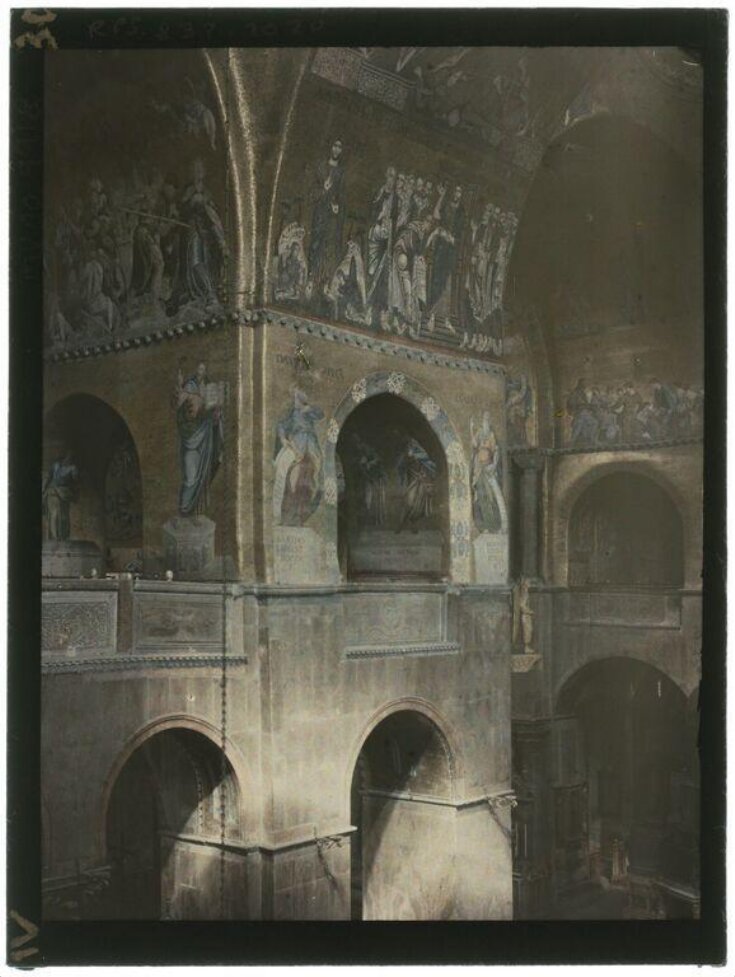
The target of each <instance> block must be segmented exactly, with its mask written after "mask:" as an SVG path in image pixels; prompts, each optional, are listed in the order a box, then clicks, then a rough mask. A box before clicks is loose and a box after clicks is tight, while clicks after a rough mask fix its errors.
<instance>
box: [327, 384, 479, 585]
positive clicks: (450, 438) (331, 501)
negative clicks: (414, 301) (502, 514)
mask: <svg viewBox="0 0 735 977" xmlns="http://www.w3.org/2000/svg"><path fill="white" fill-rule="evenodd" d="M380 394H390V395H392V396H394V397H399V398H402V399H403V400H406V401H407V402H408V403H409V404H411V405H412V406H413V407H415V408H417V409H418V410H419V411H420V412H421V414H422V415H423V416H424V418H425V419H426V421H427V422H428V424H429V426H430V427H431V429H432V430H433V432H434V434H435V435H436V437H437V439H438V441H439V443H440V445H441V448H442V450H443V452H444V456H445V458H446V463H447V472H448V478H449V571H450V576H451V579H452V580H453V581H454V582H455V583H469V582H470V579H471V565H472V564H471V545H470V535H471V527H472V510H471V502H470V498H471V496H470V488H469V466H468V464H467V460H466V457H465V451H464V448H463V447H462V442H461V441H460V439H459V437H458V435H457V433H456V431H455V430H454V427H453V425H452V422H451V421H450V420H449V417H448V415H447V413H446V412H445V411H444V409H443V408H442V407H441V406H440V404H439V403H438V401H437V400H436V398H435V397H434V396H433V395H432V394H431V393H430V392H429V391H428V390H426V388H424V387H423V386H422V385H421V384H419V383H418V382H417V381H416V380H413V379H412V378H411V377H408V376H406V374H405V373H400V372H398V371H394V372H388V371H385V370H381V371H377V372H375V373H370V374H367V375H366V376H363V377H361V378H360V379H358V380H356V381H355V382H354V383H353V384H352V387H351V388H350V391H349V393H348V394H346V395H345V396H344V397H343V398H342V400H341V401H340V403H339V404H338V405H337V407H336V409H335V410H334V413H333V414H332V417H331V418H330V419H329V421H328V425H327V437H326V445H325V449H324V501H325V503H326V505H327V511H328V513H329V516H328V519H329V532H328V537H329V539H330V540H331V541H332V546H333V550H334V552H333V556H332V562H333V564H334V566H336V565H337V552H336V550H337V495H338V492H337V465H336V457H337V454H336V452H337V441H338V440H339V435H340V431H341V430H342V427H343V425H344V423H345V421H346V420H347V418H348V417H349V415H350V414H351V413H352V411H353V410H354V409H355V408H356V407H357V406H358V405H359V404H361V403H363V402H364V401H365V400H367V399H368V398H370V397H376V396H378V395H380Z"/></svg>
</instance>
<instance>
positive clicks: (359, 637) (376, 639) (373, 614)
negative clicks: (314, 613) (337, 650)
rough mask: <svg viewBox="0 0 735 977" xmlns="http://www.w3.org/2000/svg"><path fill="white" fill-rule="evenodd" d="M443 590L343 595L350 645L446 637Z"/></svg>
mask: <svg viewBox="0 0 735 977" xmlns="http://www.w3.org/2000/svg"><path fill="white" fill-rule="evenodd" d="M445 601H446V597H445V595H444V594H441V593H438V594H432V593H424V594H422V593H418V594H415V593H414V594H396V593H393V594H389V593H384V594H349V595H345V598H344V620H345V639H346V644H347V645H348V646H353V645H358V646H365V645H369V646H386V645H388V646H389V645H403V644H412V645H415V644H433V643H441V642H443V641H445V639H446V626H445Z"/></svg>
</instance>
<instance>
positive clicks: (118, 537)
mask: <svg viewBox="0 0 735 977" xmlns="http://www.w3.org/2000/svg"><path fill="white" fill-rule="evenodd" d="M43 455H44V457H43V465H44V473H43V502H44V505H43V511H44V531H45V537H46V539H47V541H48V542H49V543H50V544H58V545H57V546H56V547H53V546H52V547H51V548H53V549H55V550H59V551H60V549H61V548H62V544H63V550H64V552H65V553H66V551H69V553H68V554H67V557H66V558H67V559H68V560H71V562H70V564H69V568H68V569H69V574H70V575H74V574H75V571H76V570H77V569H78V568H77V567H76V566H75V565H73V561H74V552H73V551H74V550H75V549H79V550H80V552H81V547H80V546H79V545H78V544H81V543H86V544H93V548H96V551H97V552H98V553H99V555H100V556H99V560H100V562H101V566H102V568H104V569H107V570H115V571H121V570H125V569H126V568H127V567H129V566H131V565H137V564H139V563H140V558H141V550H142V546H143V488H142V481H141V474H140V464H139V461H138V452H137V450H136V447H135V443H134V441H133V438H132V435H131V433H130V430H129V429H128V426H127V424H126V423H125V421H124V420H123V418H122V417H121V416H120V415H119V414H118V413H117V411H115V410H113V408H112V407H110V406H109V405H108V404H106V403H105V402H104V401H102V400H100V399H99V398H97V397H92V396H90V395H88V394H73V395H72V396H70V397H66V398H65V399H64V400H62V401H60V402H59V403H58V404H56V405H55V406H54V407H53V408H52V409H51V410H50V411H49V413H48V415H47V417H46V421H45V424H44V447H43ZM48 549H49V547H48V546H47V547H46V550H48ZM44 555H46V553H45V554H44ZM63 560H64V557H63V556H62V555H61V554H60V552H59V554H58V558H56V559H55V560H54V561H53V562H49V561H45V562H46V563H47V566H45V568H44V573H49V571H50V573H49V575H52V576H58V575H64V574H63V569H64V567H63ZM81 569H84V568H81Z"/></svg>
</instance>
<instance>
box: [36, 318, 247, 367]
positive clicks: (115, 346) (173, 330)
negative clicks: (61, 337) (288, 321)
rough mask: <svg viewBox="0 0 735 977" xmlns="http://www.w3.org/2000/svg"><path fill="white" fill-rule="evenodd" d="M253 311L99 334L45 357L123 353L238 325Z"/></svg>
mask: <svg viewBox="0 0 735 977" xmlns="http://www.w3.org/2000/svg"><path fill="white" fill-rule="evenodd" d="M251 316H252V313H251V312H250V311H243V310H240V309H234V310H232V311H229V312H225V313H220V314H219V315H213V316H209V317H208V318H206V319H200V320H198V321H195V322H180V323H177V324H176V325H165V324H163V323H162V324H159V325H156V326H154V327H152V328H151V329H149V330H148V331H147V332H139V333H129V334H120V335H119V336H114V337H113V336H109V337H104V338H103V337H98V338H96V339H90V340H87V341H86V342H83V343H80V344H79V345H77V346H67V347H65V348H63V349H60V348H58V347H57V346H51V347H49V348H47V350H46V352H45V358H46V359H47V360H50V361H51V362H52V363H59V362H66V361H69V360H83V359H89V358H90V357H96V356H102V355H104V354H106V353H122V352H126V351H127V350H130V349H141V348H145V347H146V346H150V345H151V344H154V343H161V342H164V341H166V340H170V339H181V338H182V337H184V336H189V335H192V334H194V333H198V332H207V331H210V332H211V331H212V330H214V329H217V328H219V327H220V326H224V325H226V324H227V323H233V324H236V325H240V324H242V323H244V322H249V321H250V318H251Z"/></svg>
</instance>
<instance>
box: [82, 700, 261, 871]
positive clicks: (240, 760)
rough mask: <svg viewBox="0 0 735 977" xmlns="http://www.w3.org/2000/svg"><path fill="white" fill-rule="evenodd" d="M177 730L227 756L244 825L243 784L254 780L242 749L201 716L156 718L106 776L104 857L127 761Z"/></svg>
mask: <svg viewBox="0 0 735 977" xmlns="http://www.w3.org/2000/svg"><path fill="white" fill-rule="evenodd" d="M175 730H188V731H190V732H193V733H198V734H200V735H201V736H203V737H204V738H205V739H206V740H207V741H208V742H209V743H210V744H211V745H212V747H213V748H215V749H217V750H220V751H222V752H223V753H224V758H225V759H226V761H227V763H228V764H229V767H230V768H231V770H232V773H233V777H234V786H235V789H236V796H237V799H238V805H237V806H238V812H237V814H238V821H239V823H240V825H242V822H243V811H242V808H243V803H242V801H243V785H245V784H247V783H248V782H249V781H250V777H249V775H248V773H247V769H246V764H245V759H244V757H243V756H242V754H241V753H240V751H239V750H238V748H237V747H236V746H235V745H234V743H233V742H232V741H231V740H230V739H229V738H227V737H225V738H224V741H223V737H222V734H221V731H220V730H219V729H218V728H217V726H215V725H214V724H213V723H210V722H208V721H207V720H206V719H200V718H198V717H195V716H190V715H186V714H183V713H182V714H177V715H170V716H165V717H161V718H159V719H154V720H153V721H151V722H149V723H147V724H146V725H144V726H142V727H141V728H140V729H139V730H138V731H137V732H136V733H134V734H133V735H132V736H131V737H129V738H128V739H127V740H126V742H125V743H124V745H123V747H122V749H120V750H119V751H118V752H117V754H116V756H115V759H114V761H113V763H112V765H111V767H110V769H109V772H108V774H107V776H106V777H105V780H104V782H103V784H102V790H101V793H100V802H99V807H98V813H97V819H96V830H97V846H98V851H99V852H100V853H101V855H102V857H103V858H104V853H105V852H106V850H107V840H106V833H107V816H108V811H109V807H110V799H111V797H112V792H113V790H114V787H115V783H116V782H117V779H118V777H119V776H120V774H121V773H122V771H123V769H124V768H125V765H126V764H127V762H128V761H129V760H130V759H131V757H132V756H133V755H134V754H135V752H136V751H137V750H138V749H139V748H140V747H141V746H143V745H144V744H145V743H147V742H148V741H149V740H150V739H152V738H153V737H154V736H157V735H158V734H159V733H165V732H168V731H175Z"/></svg>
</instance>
